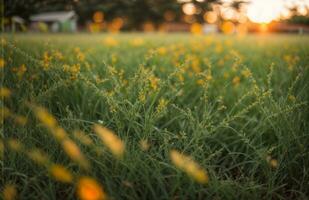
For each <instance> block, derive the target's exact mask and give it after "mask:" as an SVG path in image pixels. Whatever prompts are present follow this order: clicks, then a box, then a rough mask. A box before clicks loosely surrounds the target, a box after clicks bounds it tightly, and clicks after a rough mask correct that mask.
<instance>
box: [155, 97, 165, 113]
mask: <svg viewBox="0 0 309 200" xmlns="http://www.w3.org/2000/svg"><path fill="white" fill-rule="evenodd" d="M167 104H168V101H167V100H166V99H164V98H160V99H159V105H158V106H157V109H156V111H157V112H158V113H160V112H162V111H164V110H165V109H166V106H167Z"/></svg>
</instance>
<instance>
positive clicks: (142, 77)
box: [0, 33, 309, 200]
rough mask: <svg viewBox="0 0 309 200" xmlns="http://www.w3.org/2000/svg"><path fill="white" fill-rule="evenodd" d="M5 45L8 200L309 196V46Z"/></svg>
mask: <svg viewBox="0 0 309 200" xmlns="http://www.w3.org/2000/svg"><path fill="white" fill-rule="evenodd" d="M1 44H2V47H3V48H2V49H1V54H2V58H1V60H0V61H1V62H0V67H1V71H2V72H1V77H2V86H1V90H0V95H1V98H2V100H1V121H2V129H1V143H0V144H1V145H0V150H1V171H2V175H1V187H2V193H3V195H4V196H3V197H4V199H10V198H11V197H12V198H13V197H14V196H16V199H21V200H24V199H27V200H28V199H29V200H34V199H40V200H41V199H42V200H43V199H53V200H56V199H89V200H94V199H175V200H176V199H308V198H309V145H308V144H309V106H308V103H309V102H308V101H309V36H297V35H249V36H244V37H237V36H223V35H216V36H192V35H187V34H137V33H136V34H118V35H108V34H102V35H88V34H73V35H65V34H64V35H36V34H28V35H15V36H12V35H3V36H2V40H1Z"/></svg>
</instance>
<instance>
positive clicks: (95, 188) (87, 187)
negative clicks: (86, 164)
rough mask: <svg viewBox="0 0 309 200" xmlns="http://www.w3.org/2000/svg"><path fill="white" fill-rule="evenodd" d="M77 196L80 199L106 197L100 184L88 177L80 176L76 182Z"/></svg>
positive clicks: (100, 198)
mask: <svg viewBox="0 0 309 200" xmlns="http://www.w3.org/2000/svg"><path fill="white" fill-rule="evenodd" d="M77 196H78V198H79V199H80V200H104V199H107V197H106V194H105V192H104V191H103V190H102V187H101V186H100V184H99V183H98V182H97V181H95V180H94V179H92V178H90V177H82V178H80V179H79V180H78V182H77Z"/></svg>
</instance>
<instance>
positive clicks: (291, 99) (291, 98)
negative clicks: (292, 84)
mask: <svg viewBox="0 0 309 200" xmlns="http://www.w3.org/2000/svg"><path fill="white" fill-rule="evenodd" d="M288 99H289V100H290V101H292V102H295V101H296V97H295V96H294V95H289V96H288Z"/></svg>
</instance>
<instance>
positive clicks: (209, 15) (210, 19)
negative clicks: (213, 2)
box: [203, 12, 218, 24]
mask: <svg viewBox="0 0 309 200" xmlns="http://www.w3.org/2000/svg"><path fill="white" fill-rule="evenodd" d="M203 17H204V20H205V22H207V23H208V24H213V23H215V22H216V21H217V18H218V17H217V14H216V13H215V12H206V13H205V14H204V16H203Z"/></svg>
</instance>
